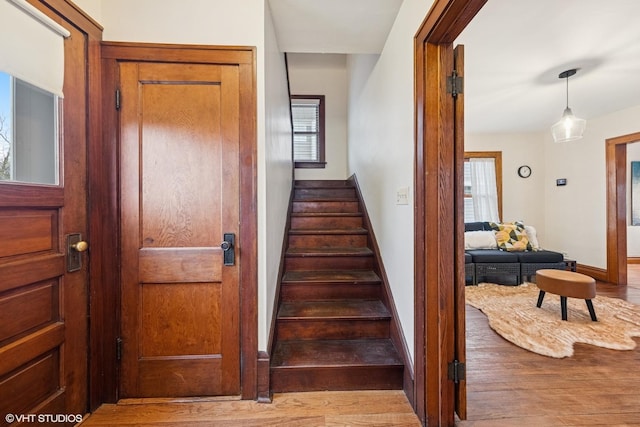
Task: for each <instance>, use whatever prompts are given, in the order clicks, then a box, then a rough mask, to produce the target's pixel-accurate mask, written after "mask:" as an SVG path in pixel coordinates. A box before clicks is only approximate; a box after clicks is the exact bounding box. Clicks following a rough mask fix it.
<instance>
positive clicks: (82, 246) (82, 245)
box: [71, 240, 89, 252]
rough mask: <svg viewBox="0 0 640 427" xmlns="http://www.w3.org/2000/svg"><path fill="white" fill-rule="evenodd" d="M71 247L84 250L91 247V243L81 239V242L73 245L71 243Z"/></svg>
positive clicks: (80, 250)
mask: <svg viewBox="0 0 640 427" xmlns="http://www.w3.org/2000/svg"><path fill="white" fill-rule="evenodd" d="M71 249H74V250H76V251H78V252H84V251H86V250H87V249H89V244H88V243H87V242H85V241H83V240H80V241H79V242H76V243H74V244H73V245H71Z"/></svg>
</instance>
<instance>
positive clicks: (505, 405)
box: [82, 265, 640, 427]
mask: <svg viewBox="0 0 640 427" xmlns="http://www.w3.org/2000/svg"><path fill="white" fill-rule="evenodd" d="M598 295H606V296H612V297H618V298H622V299H625V300H627V301H630V302H634V303H636V304H640V265H632V266H630V268H629V286H628V287H626V288H622V289H621V288H619V287H615V286H610V285H604V284H601V283H598ZM636 341H637V342H638V343H640V339H636ZM467 393H468V394H467V397H468V405H467V408H468V420H466V421H457V422H456V425H457V426H460V427H469V426H473V427H484V426H487V427H501V426H505V427H507V426H508V427H514V426H541V427H542V426H554V427H555V426H595V425H600V426H604V425H606V426H640V347H638V348H636V349H635V350H633V351H614V350H606V349H602V348H597V347H593V346H589V345H584V344H578V345H576V347H575V354H574V356H573V357H571V358H567V359H553V358H549V357H545V356H540V355H536V354H534V353H531V352H529V351H526V350H523V349H521V348H519V347H517V346H515V345H513V344H511V343H509V342H507V341H505V340H504V339H502V338H501V337H500V336H498V335H497V334H496V333H494V332H493V331H492V330H491V329H490V328H489V326H488V323H487V320H486V317H485V316H484V314H482V313H481V312H480V311H479V310H477V309H475V308H472V307H469V306H467ZM419 425H420V422H419V421H418V419H417V417H416V416H415V415H414V413H413V411H412V409H411V407H410V405H409V403H408V401H407V399H406V397H405V396H404V394H403V393H402V392H401V391H363V392H312V393H282V394H276V395H275V396H274V399H273V403H272V404H261V403H256V402H253V401H238V400H211V401H197V402H189V403H187V402H184V403H180V402H174V403H167V402H157V401H135V400H130V401H127V402H123V403H120V404H117V405H103V406H101V407H100V408H99V409H98V410H97V411H96V412H95V413H94V414H92V415H91V416H90V417H89V418H88V419H87V420H85V421H84V423H82V426H83V427H92V426H113V427H115V426H140V427H145V426H161V427H177V426H231V427H234V426H285V427H294V426H305V427H306V426H419Z"/></svg>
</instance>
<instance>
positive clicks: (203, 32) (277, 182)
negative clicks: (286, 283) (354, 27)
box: [77, 0, 291, 350]
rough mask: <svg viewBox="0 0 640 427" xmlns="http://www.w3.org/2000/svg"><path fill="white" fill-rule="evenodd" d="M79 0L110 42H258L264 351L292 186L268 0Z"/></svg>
mask: <svg viewBox="0 0 640 427" xmlns="http://www.w3.org/2000/svg"><path fill="white" fill-rule="evenodd" d="M77 3H78V5H79V6H80V7H85V6H86V11H87V12H88V13H90V14H91V15H92V16H93V18H94V19H96V20H97V21H98V22H99V23H100V24H101V25H102V26H103V27H104V32H103V39H104V40H107V41H127V42H147V43H178V44H202V45H229V46H255V47H256V51H257V53H256V56H257V67H256V86H257V144H258V148H257V151H258V156H257V157H258V158H257V173H258V207H257V210H258V324H259V337H258V348H259V350H266V348H267V333H268V328H269V322H270V317H271V312H272V304H273V295H274V292H275V286H276V282H275V281H276V276H277V269H278V265H279V262H280V254H281V247H282V241H283V233H284V221H285V219H286V212H287V208H288V201H289V192H290V186H291V160H290V159H291V139H290V135H289V134H288V132H290V125H289V124H288V123H289V118H288V114H289V113H288V94H287V91H286V84H285V80H284V77H285V74H284V58H283V55H282V54H281V53H280V52H279V51H278V46H277V41H276V39H275V33H274V30H273V24H272V21H271V15H270V12H269V11H268V7H267V6H266V5H265V0H242V1H240V2H232V1H227V0H182V1H179V2H177V1H162V2H160V1H158V0H136V1H134V2H132V1H130V0H77ZM267 87H268V92H267V90H266V88H267ZM285 104H286V108H285ZM285 122H286V123H287V125H286V127H285V125H284V123H285Z"/></svg>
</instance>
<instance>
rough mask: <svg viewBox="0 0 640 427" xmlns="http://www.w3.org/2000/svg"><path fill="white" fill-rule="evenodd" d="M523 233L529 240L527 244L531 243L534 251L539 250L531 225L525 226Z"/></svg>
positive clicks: (534, 231) (534, 230) (533, 228)
mask: <svg viewBox="0 0 640 427" xmlns="http://www.w3.org/2000/svg"><path fill="white" fill-rule="evenodd" d="M524 231H526V233H527V237H528V238H529V243H531V247H532V248H533V250H534V251H537V250H538V249H540V244H539V243H538V237H537V236H536V233H537V231H536V229H535V227H534V226H533V225H525V226H524Z"/></svg>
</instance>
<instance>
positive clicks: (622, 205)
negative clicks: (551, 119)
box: [606, 132, 640, 286]
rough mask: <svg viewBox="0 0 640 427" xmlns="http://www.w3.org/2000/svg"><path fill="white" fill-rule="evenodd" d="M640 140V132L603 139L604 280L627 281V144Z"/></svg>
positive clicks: (623, 283)
mask: <svg viewBox="0 0 640 427" xmlns="http://www.w3.org/2000/svg"><path fill="white" fill-rule="evenodd" d="M638 141H640V132H637V133H631V134H628V135H622V136H617V137H614V138H608V139H607V140H606V165H607V281H608V282H610V283H614V284H616V285H622V286H626V284H627V144H631V143H634V142H638Z"/></svg>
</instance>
